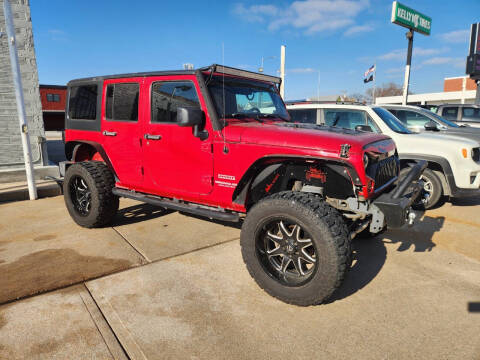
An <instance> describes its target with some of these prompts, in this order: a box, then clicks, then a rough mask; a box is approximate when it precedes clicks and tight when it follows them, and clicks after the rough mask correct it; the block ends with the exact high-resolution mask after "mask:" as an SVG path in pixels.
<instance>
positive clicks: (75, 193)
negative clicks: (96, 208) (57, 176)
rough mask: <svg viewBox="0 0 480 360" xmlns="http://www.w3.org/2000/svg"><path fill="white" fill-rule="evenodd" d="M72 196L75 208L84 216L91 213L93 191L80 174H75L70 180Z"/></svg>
mask: <svg viewBox="0 0 480 360" xmlns="http://www.w3.org/2000/svg"><path fill="white" fill-rule="evenodd" d="M70 196H71V199H72V202H73V205H74V208H75V210H76V211H77V212H78V213H79V214H80V215H82V216H87V215H88V214H89V213H90V209H91V201H92V192H91V191H90V188H89V187H88V185H87V183H86V182H85V180H84V179H83V178H81V177H80V176H75V177H74V178H73V179H72V180H71V182H70Z"/></svg>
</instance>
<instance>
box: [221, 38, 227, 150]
mask: <svg viewBox="0 0 480 360" xmlns="http://www.w3.org/2000/svg"><path fill="white" fill-rule="evenodd" d="M222 65H223V66H224V67H225V44H224V43H223V42H222ZM222 97H223V101H222V104H223V129H222V131H223V152H224V153H225V154H226V153H228V149H227V144H226V141H225V135H226V132H227V124H226V120H225V70H224V71H223V72H222Z"/></svg>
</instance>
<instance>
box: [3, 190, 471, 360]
mask: <svg viewBox="0 0 480 360" xmlns="http://www.w3.org/2000/svg"><path fill="white" fill-rule="evenodd" d="M479 215H480V198H474V199H469V200H462V201H456V202H455V203H453V204H452V203H447V204H445V205H443V206H442V207H440V208H438V209H435V210H432V211H428V212H427V213H425V214H423V216H422V218H421V219H420V221H419V222H418V223H417V224H416V225H415V226H414V227H413V228H405V229H401V230H396V231H388V232H386V233H384V234H382V235H381V236H378V237H376V238H372V239H357V240H355V241H354V247H355V260H354V263H353V265H352V269H351V271H350V273H349V275H348V277H347V279H346V281H345V283H344V284H343V286H342V287H341V288H340V290H339V291H338V292H337V293H336V294H335V295H334V297H333V298H332V299H331V300H330V302H329V303H328V304H324V305H320V306H315V307H309V308H300V307H295V306H291V305H286V304H284V303H282V302H280V301H278V300H275V299H274V298H272V297H270V296H268V295H267V294H266V293H264V292H263V291H262V290H261V289H260V288H258V287H257V285H256V284H255V283H254V281H253V280H252V279H251V278H250V276H249V275H248V272H247V271H246V269H245V266H244V265H243V262H242V259H241V255H240V247H239V243H238V238H239V233H240V231H239V229H238V228H236V227H231V226H226V225H224V224H220V223H215V222H211V221H206V220H201V219H197V218H195V217H190V216H185V215H182V214H179V213H177V212H169V211H164V210H161V209H158V208H154V207H151V206H148V205H144V204H140V203H136V202H134V201H129V200H122V201H121V210H120V211H119V214H118V216H117V218H116V219H115V221H114V223H113V226H112V227H108V228H104V229H95V230H88V229H83V228H80V227H78V226H77V225H75V224H74V223H73V221H72V220H71V219H70V217H69V216H68V213H67V212H66V210H65V207H64V205H63V198H62V197H61V196H58V197H54V198H48V199H42V200H38V201H22V202H13V203H6V204H1V205H0V273H1V274H2V275H1V277H0V302H1V303H2V304H3V305H1V306H0V359H3V358H5V359H14V358H19V359H20V358H29V359H35V358H39V359H51V358H59V359H86V358H97V359H109V358H116V359H128V358H130V359H165V358H172V359H173V358H175V359H179V358H180V359H183V358H193V359H203V358H225V359H227V358H229V359H231V358H238V359H246V358H279V357H289V358H314V359H317V358H329V359H331V358H334V359H335V358H339V359H340V358H360V359H396V358H425V359H431V358H440V359H477V360H478V359H480V336H479V334H480V313H479V312H475V311H474V310H475V309H476V308H478V304H479V302H480V237H479V236H478V231H479V229H480V217H479Z"/></svg>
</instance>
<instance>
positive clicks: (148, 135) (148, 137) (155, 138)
mask: <svg viewBox="0 0 480 360" xmlns="http://www.w3.org/2000/svg"><path fill="white" fill-rule="evenodd" d="M143 137H144V138H145V139H146V140H160V139H161V138H162V135H151V134H145V135H143Z"/></svg>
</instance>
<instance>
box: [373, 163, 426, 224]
mask: <svg viewBox="0 0 480 360" xmlns="http://www.w3.org/2000/svg"><path fill="white" fill-rule="evenodd" d="M426 167H427V162H426V161H424V160H422V161H418V162H417V164H416V165H415V166H413V167H412V168H411V170H410V172H409V173H408V174H407V176H405V178H404V179H403V180H402V181H401V182H400V183H399V184H398V185H397V186H396V187H395V188H393V189H392V190H391V191H390V192H388V193H383V194H382V195H380V196H379V197H378V198H376V199H375V200H374V201H373V205H375V206H376V207H377V208H378V209H379V210H380V211H381V212H382V213H383V215H384V218H385V223H386V225H387V227H389V228H399V227H401V226H403V225H404V224H405V223H406V222H407V221H408V218H409V213H410V208H411V206H412V203H413V202H414V201H415V200H416V199H417V197H418V196H419V195H420V193H421V191H422V188H423V184H422V183H421V182H420V181H419V179H420V176H421V175H422V173H423V171H424V170H425V168H426Z"/></svg>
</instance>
